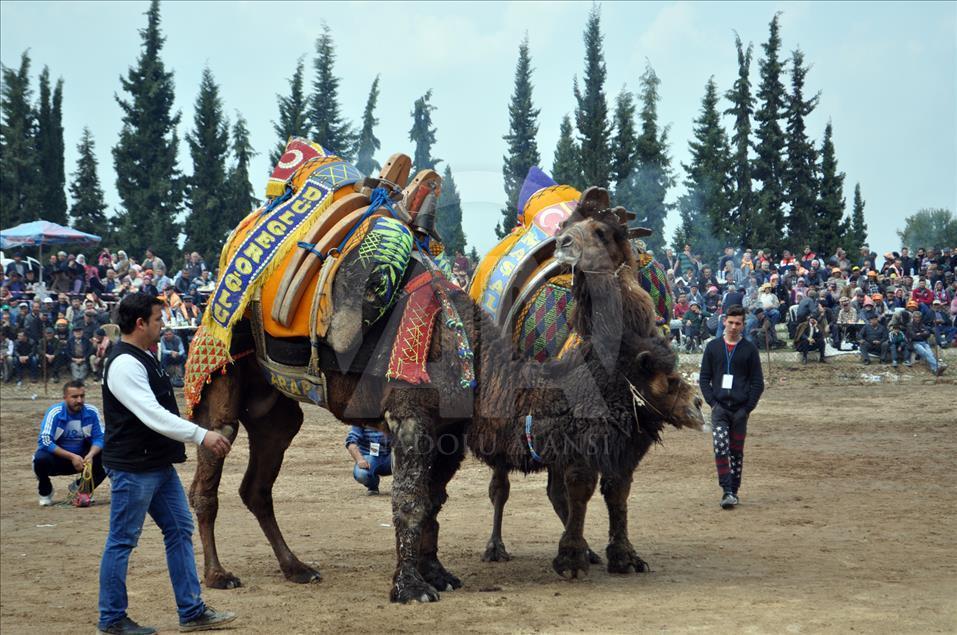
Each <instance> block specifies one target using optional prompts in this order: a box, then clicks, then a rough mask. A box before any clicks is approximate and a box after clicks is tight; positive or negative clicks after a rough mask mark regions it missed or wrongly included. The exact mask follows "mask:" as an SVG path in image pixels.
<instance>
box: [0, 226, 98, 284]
mask: <svg viewBox="0 0 957 635" xmlns="http://www.w3.org/2000/svg"><path fill="white" fill-rule="evenodd" d="M101 240H102V238H100V237H99V236H96V235H94V234H87V233H86V232H81V231H79V230H76V229H72V228H70V227H64V226H63V225H57V224H56V223H51V222H50V221H45V220H35V221H32V222H29V223H23V224H22V225H17V226H16V227H11V228H10V229H3V230H0V249H11V248H17V247H37V248H38V249H39V255H38V257H37V260H39V261H40V282H43V247H44V246H63V245H71V246H74V247H95V246H96V245H98V244H99V243H100V241H101Z"/></svg>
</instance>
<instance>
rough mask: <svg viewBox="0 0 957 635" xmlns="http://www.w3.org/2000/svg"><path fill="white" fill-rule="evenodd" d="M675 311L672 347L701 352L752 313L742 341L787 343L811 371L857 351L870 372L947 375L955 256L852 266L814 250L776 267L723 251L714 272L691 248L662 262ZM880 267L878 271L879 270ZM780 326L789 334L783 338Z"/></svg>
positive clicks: (890, 258) (841, 256)
mask: <svg viewBox="0 0 957 635" xmlns="http://www.w3.org/2000/svg"><path fill="white" fill-rule="evenodd" d="M658 260H659V261H660V262H661V263H662V265H663V266H664V267H665V268H666V270H667V276H668V281H669V283H670V285H671V288H672V290H673V292H674V295H675V298H676V301H675V304H674V308H673V315H672V316H671V320H670V322H669V325H670V329H671V334H672V337H673V340H674V342H675V345H676V346H678V347H681V348H683V349H684V350H689V351H690V350H696V349H699V348H701V347H702V345H703V343H704V342H705V341H706V340H707V339H708V338H710V337H712V336H720V334H721V332H722V328H723V324H722V316H723V315H724V313H726V312H727V310H728V308H729V307H730V306H733V305H735V304H740V305H742V306H744V307H745V309H746V310H747V318H746V324H745V337H747V338H748V339H749V340H751V341H752V342H753V343H754V344H755V345H757V346H758V347H760V348H762V349H765V348H768V349H773V348H784V347H786V346H788V341H790V344H791V346H793V347H794V348H795V349H796V350H797V351H799V352H800V354H801V359H802V361H803V362H804V363H807V360H808V355H809V354H811V353H815V354H817V358H818V359H819V360H820V361H822V362H823V361H824V359H825V355H824V353H825V350H826V348H827V346H828V345H830V346H832V347H833V348H835V349H838V350H855V351H857V352H858V354H859V355H860V356H861V360H862V362H863V363H864V364H870V363H871V360H872V358H876V359H878V360H880V361H881V362H883V363H891V364H893V365H894V366H895V367H896V366H897V365H898V363H904V364H905V365H907V366H910V365H911V364H912V360H913V357H914V356H915V355H916V356H917V357H919V358H920V359H923V360H924V361H925V362H927V365H928V367H929V368H930V369H931V371H932V372H934V373H938V374H939V373H941V372H943V370H944V369H945V368H946V365H945V364H943V362H941V361H940V358H939V349H940V348H948V347H950V346H953V345H954V343H955V337H957V324H955V320H957V282H955V279H954V274H955V271H957V248H952V247H944V248H941V249H937V248H923V247H922V248H920V249H918V250H917V251H916V253H914V254H913V255H911V253H910V250H909V249H908V248H907V247H904V248H902V249H901V250H900V252H896V251H895V252H888V253H885V254H884V255H883V258H879V257H878V255H877V254H876V253H874V252H873V251H871V249H870V248H869V247H868V245H862V246H861V248H860V251H859V253H858V254H856V255H854V256H851V255H849V254H847V253H846V252H845V251H844V250H843V249H840V248H839V249H837V250H836V251H835V253H834V254H832V255H830V256H825V255H818V254H816V253H815V252H814V251H813V250H812V249H811V247H810V246H805V247H804V249H803V251H802V252H801V253H800V254H798V255H795V254H792V253H791V252H790V251H787V250H785V251H784V252H783V253H782V254H781V256H780V258H778V257H777V256H775V255H772V254H771V253H770V252H769V251H767V250H757V252H755V251H754V250H752V249H745V250H743V251H740V250H738V251H736V250H735V249H734V248H732V247H727V248H726V249H725V250H724V254H723V255H722V256H721V257H720V259H719V260H718V261H717V262H716V263H713V264H712V263H704V262H702V260H701V257H700V256H697V255H695V254H694V253H693V252H692V248H691V246H690V245H685V247H684V250H683V251H682V253H679V254H677V255H676V254H675V253H674V252H673V251H672V250H670V249H668V250H665V253H664V254H663V255H662V256H660V257H658ZM879 260H880V266H878V261H879ZM778 324H785V325H786V326H787V336H786V338H784V337H783V336H781V337H779V335H778V332H777V329H776V328H775V327H776V326H777V325H778Z"/></svg>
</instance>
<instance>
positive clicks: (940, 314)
mask: <svg viewBox="0 0 957 635" xmlns="http://www.w3.org/2000/svg"><path fill="white" fill-rule="evenodd" d="M931 319H932V320H933V329H934V337H935V338H936V340H937V345H938V346H940V347H941V348H949V347H950V345H951V344H953V342H954V337H955V335H957V327H955V325H954V321H953V320H952V319H951V317H950V315H948V312H947V311H945V310H944V306H943V303H942V302H941V301H940V300H937V299H934V304H933V307H932V312H931Z"/></svg>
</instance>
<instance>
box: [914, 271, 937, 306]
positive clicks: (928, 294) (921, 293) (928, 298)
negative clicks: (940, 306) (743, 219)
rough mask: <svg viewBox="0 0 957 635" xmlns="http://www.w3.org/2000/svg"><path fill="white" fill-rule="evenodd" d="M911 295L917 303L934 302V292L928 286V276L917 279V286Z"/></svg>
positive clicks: (928, 303) (929, 303) (926, 303)
mask: <svg viewBox="0 0 957 635" xmlns="http://www.w3.org/2000/svg"><path fill="white" fill-rule="evenodd" d="M910 297H911V300H914V301H915V302H917V304H925V305H927V306H930V305H931V304H932V303H933V302H934V292H933V291H931V290H930V289H928V288H927V278H923V277H921V278H920V279H919V280H918V281H917V288H916V289H914V290H913V291H912V292H911V294H910Z"/></svg>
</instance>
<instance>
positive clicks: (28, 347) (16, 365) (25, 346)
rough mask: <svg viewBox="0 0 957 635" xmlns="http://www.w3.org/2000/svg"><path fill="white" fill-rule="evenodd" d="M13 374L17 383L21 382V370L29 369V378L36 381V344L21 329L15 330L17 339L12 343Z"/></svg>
mask: <svg viewBox="0 0 957 635" xmlns="http://www.w3.org/2000/svg"><path fill="white" fill-rule="evenodd" d="M13 355H14V356H13V374H14V377H11V381H12V380H13V379H14V378H15V379H16V380H17V385H20V384H21V383H23V371H24V370H29V371H30V380H31V381H32V382H33V383H36V382H37V362H38V359H37V345H36V344H35V343H34V342H33V341H32V340H31V339H30V338H29V337H27V332H26V331H24V330H23V329H20V330H19V331H17V339H16V341H15V342H14V343H13Z"/></svg>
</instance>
